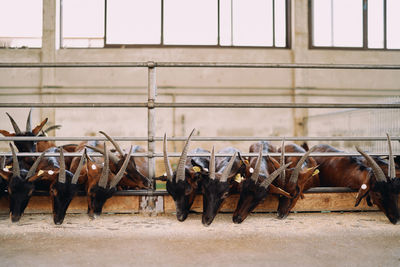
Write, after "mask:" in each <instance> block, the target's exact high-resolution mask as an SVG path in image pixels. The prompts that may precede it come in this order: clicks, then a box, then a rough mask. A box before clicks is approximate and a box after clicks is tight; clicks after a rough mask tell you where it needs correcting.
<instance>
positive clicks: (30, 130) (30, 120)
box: [26, 108, 32, 132]
mask: <svg viewBox="0 0 400 267" xmlns="http://www.w3.org/2000/svg"><path fill="white" fill-rule="evenodd" d="M31 122H32V108H31V109H30V110H29V114H28V119H27V120H26V131H27V132H32V123H31Z"/></svg>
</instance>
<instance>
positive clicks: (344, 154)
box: [0, 152, 400, 158]
mask: <svg viewBox="0 0 400 267" xmlns="http://www.w3.org/2000/svg"><path fill="white" fill-rule="evenodd" d="M16 154H17V156H18V157H30V156H40V155H41V153H40V152H18V153H16ZM87 154H88V155H89V156H92V157H102V154H100V153H87ZM131 155H132V156H135V157H157V158H162V157H164V154H163V153H153V154H151V153H147V152H142V153H131ZM210 155H211V154H210V153H188V156H189V157H210ZM232 155H233V154H231V153H216V154H215V156H216V157H231V156H232ZM240 155H242V156H244V157H257V156H258V153H246V152H244V153H240ZM280 155H281V154H280V153H264V154H263V156H271V157H279V156H280ZM303 155H304V153H285V156H288V157H301V156H303ZM368 155H371V156H379V157H382V156H388V153H375V152H372V153H368ZM393 155H394V156H400V153H393ZM2 156H6V157H10V156H12V154H11V152H0V157H2ZM45 156H46V157H58V156H60V153H55V152H51V153H46V154H45ZM64 156H65V157H80V156H82V153H78V152H72V153H71V152H70V153H64ZM168 156H169V157H180V156H181V153H180V152H179V153H178V152H171V153H168ZM310 156H312V157H350V156H360V154H359V153H356V152H342V153H340V152H326V153H311V154H310Z"/></svg>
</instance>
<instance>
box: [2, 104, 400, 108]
mask: <svg viewBox="0 0 400 267" xmlns="http://www.w3.org/2000/svg"><path fill="white" fill-rule="evenodd" d="M25 107H38V108H337V109H347V108H358V109H397V108H400V104H399V103H397V104H356V103H350V104H337V103H167V102H158V103H142V102H136V103H0V108H25Z"/></svg>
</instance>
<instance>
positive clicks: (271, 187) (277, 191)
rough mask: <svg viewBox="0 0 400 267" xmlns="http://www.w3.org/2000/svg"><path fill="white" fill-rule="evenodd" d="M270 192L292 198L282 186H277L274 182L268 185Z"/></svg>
mask: <svg viewBox="0 0 400 267" xmlns="http://www.w3.org/2000/svg"><path fill="white" fill-rule="evenodd" d="M268 193H270V194H274V195H281V196H284V197H287V198H292V197H291V196H290V194H289V193H288V192H286V191H285V190H283V189H282V188H280V187H277V186H275V185H273V184H270V185H269V186H268Z"/></svg>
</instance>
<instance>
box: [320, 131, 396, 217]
mask: <svg viewBox="0 0 400 267" xmlns="http://www.w3.org/2000/svg"><path fill="white" fill-rule="evenodd" d="M388 145H389V167H388V173H389V175H388V177H386V176H385V174H384V172H383V170H382V168H381V167H380V166H379V165H378V163H377V162H376V161H375V160H374V159H373V158H372V157H371V156H369V155H368V154H367V153H365V152H364V151H362V150H361V149H360V148H358V147H356V149H357V151H358V152H359V153H360V154H361V155H362V157H363V158H364V159H365V160H366V161H367V162H368V165H369V167H368V166H367V165H365V163H364V162H363V160H362V158H360V157H340V156H336V157H314V159H315V160H316V161H317V163H318V164H319V170H320V182H321V186H334V187H349V188H351V189H354V190H358V193H357V197H356V200H355V207H357V206H358V205H359V204H360V202H361V200H362V199H363V198H366V201H367V204H368V205H369V206H372V205H373V204H375V205H376V206H378V208H379V209H380V210H382V211H383V212H384V214H385V215H386V217H387V218H388V219H389V221H390V222H391V223H393V224H396V223H397V221H398V220H399V218H400V216H399V210H398V204H397V201H398V193H399V191H400V179H399V177H397V178H396V172H395V165H394V160H393V154H392V151H391V143H390V137H389V136H388ZM315 151H317V152H336V153H340V152H343V151H340V150H338V149H336V148H334V147H331V146H329V145H317V146H316V150H315ZM378 162H379V163H380V164H382V161H378Z"/></svg>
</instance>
